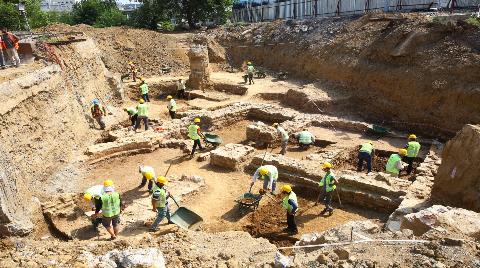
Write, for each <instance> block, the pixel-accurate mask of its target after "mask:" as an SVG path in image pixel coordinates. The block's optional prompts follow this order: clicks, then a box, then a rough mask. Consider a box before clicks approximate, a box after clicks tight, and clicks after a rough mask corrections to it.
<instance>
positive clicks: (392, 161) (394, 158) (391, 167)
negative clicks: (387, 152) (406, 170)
mask: <svg viewBox="0 0 480 268" xmlns="http://www.w3.org/2000/svg"><path fill="white" fill-rule="evenodd" d="M398 161H402V158H401V157H400V155H398V154H392V155H391V156H390V158H388V161H387V165H386V166H385V169H386V171H387V172H389V173H393V174H399V173H400V169H398V168H397V162H398Z"/></svg>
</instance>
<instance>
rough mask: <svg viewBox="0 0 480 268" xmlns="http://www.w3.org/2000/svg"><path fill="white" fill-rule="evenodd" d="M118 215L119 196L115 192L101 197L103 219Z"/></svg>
mask: <svg viewBox="0 0 480 268" xmlns="http://www.w3.org/2000/svg"><path fill="white" fill-rule="evenodd" d="M118 214H120V195H119V194H118V193H116V192H113V193H111V194H108V193H106V194H104V195H102V215H103V217H107V218H110V217H113V216H116V215H118Z"/></svg>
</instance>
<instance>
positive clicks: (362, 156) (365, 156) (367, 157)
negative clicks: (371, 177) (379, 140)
mask: <svg viewBox="0 0 480 268" xmlns="http://www.w3.org/2000/svg"><path fill="white" fill-rule="evenodd" d="M374 155H375V149H374V148H373V142H372V141H369V142H366V143H364V144H362V145H360V150H359V151H358V165H357V171H358V172H361V171H362V170H363V161H366V162H367V173H370V172H372V160H373V157H374Z"/></svg>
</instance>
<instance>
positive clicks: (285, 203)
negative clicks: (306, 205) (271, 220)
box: [282, 191, 298, 213]
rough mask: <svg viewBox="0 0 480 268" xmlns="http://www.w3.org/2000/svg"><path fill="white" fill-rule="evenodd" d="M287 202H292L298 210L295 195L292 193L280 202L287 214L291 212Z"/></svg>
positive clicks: (290, 206)
mask: <svg viewBox="0 0 480 268" xmlns="http://www.w3.org/2000/svg"><path fill="white" fill-rule="evenodd" d="M288 200H292V201H293V202H295V203H296V204H297V209H298V201H297V195H296V194H295V193H294V192H293V191H292V192H290V194H289V195H288V196H285V197H284V198H283V201H282V207H283V208H284V209H286V210H287V211H288V213H290V212H292V205H290V204H289V203H288Z"/></svg>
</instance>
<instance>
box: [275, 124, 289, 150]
mask: <svg viewBox="0 0 480 268" xmlns="http://www.w3.org/2000/svg"><path fill="white" fill-rule="evenodd" d="M273 127H274V128H276V129H277V134H278V135H279V136H280V140H281V146H282V150H281V151H280V154H281V155H285V153H286V152H287V145H288V139H289V137H288V132H287V131H286V130H285V129H284V128H283V127H281V126H280V125H279V124H278V123H275V124H273Z"/></svg>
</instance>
